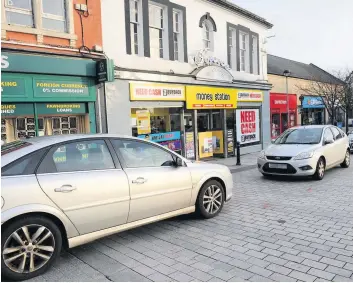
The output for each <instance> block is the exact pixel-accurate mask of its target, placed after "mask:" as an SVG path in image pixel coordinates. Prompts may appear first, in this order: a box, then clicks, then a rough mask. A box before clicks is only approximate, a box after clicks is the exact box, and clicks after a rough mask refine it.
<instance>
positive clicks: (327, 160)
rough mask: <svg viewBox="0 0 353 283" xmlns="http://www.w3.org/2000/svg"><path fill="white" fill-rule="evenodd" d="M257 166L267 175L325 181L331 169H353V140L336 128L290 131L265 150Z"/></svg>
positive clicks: (313, 127)
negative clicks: (351, 146) (352, 142)
mask: <svg viewBox="0 0 353 283" xmlns="http://www.w3.org/2000/svg"><path fill="white" fill-rule="evenodd" d="M257 164H258V169H259V171H260V172H261V173H262V174H263V175H264V176H270V175H290V176H313V177H314V178H315V179H317V180H322V179H323V178H324V176H325V171H326V170H327V169H330V168H332V167H335V166H337V165H341V167H343V168H348V167H349V165H350V149H349V140H348V137H347V135H346V134H345V133H344V132H343V131H341V130H340V129H339V128H337V127H335V126H300V127H294V128H290V129H288V130H287V131H285V132H284V133H283V134H282V135H281V136H279V137H278V138H277V139H276V140H275V141H274V142H273V144H272V145H270V146H269V147H268V148H267V149H266V150H263V151H261V153H260V155H259V157H258V159H257Z"/></svg>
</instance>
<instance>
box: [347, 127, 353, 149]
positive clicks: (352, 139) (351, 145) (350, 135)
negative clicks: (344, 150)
mask: <svg viewBox="0 0 353 283" xmlns="http://www.w3.org/2000/svg"><path fill="white" fill-rule="evenodd" d="M348 139H349V148H350V149H351V153H353V130H352V131H350V132H348Z"/></svg>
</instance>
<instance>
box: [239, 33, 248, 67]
mask: <svg viewBox="0 0 353 283" xmlns="http://www.w3.org/2000/svg"><path fill="white" fill-rule="evenodd" d="M239 53H240V54H239V55H240V56H239V59H240V71H242V72H250V62H249V35H248V34H246V33H244V32H240V33H239Z"/></svg>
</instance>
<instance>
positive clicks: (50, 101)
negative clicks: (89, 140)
mask: <svg viewBox="0 0 353 283" xmlns="http://www.w3.org/2000/svg"><path fill="white" fill-rule="evenodd" d="M1 59H2V64H1V67H2V74H1V100H2V101H1V140H3V141H4V142H11V141H13V140H16V139H19V138H25V137H34V136H44V135H63V134H78V133H95V132H96V118H95V117H96V114H95V101H96V83H95V81H96V77H95V75H96V62H95V61H93V60H91V59H71V58H67V57H56V56H40V55H28V54H23V53H10V52H3V53H2V58H1Z"/></svg>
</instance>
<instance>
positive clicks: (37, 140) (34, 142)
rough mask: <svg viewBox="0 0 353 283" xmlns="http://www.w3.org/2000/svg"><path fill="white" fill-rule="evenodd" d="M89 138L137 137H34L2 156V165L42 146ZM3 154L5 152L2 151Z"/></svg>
mask: <svg viewBox="0 0 353 283" xmlns="http://www.w3.org/2000/svg"><path fill="white" fill-rule="evenodd" d="M89 138H128V139H137V140H141V139H138V138H135V137H132V136H124V135H114V134H76V135H57V136H42V137H33V138H28V139H24V140H21V141H23V142H25V143H28V144H29V145H27V146H24V147H22V148H19V149H18V150H15V151H10V152H8V153H6V154H4V155H2V156H1V167H3V166H6V165H7V164H9V163H11V162H12V161H14V160H16V159H18V158H20V157H22V156H25V155H27V154H30V153H32V152H34V151H37V150H39V149H41V148H45V147H48V146H52V145H55V144H59V143H62V142H67V141H75V140H79V139H89ZM2 154H3V153H2Z"/></svg>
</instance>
